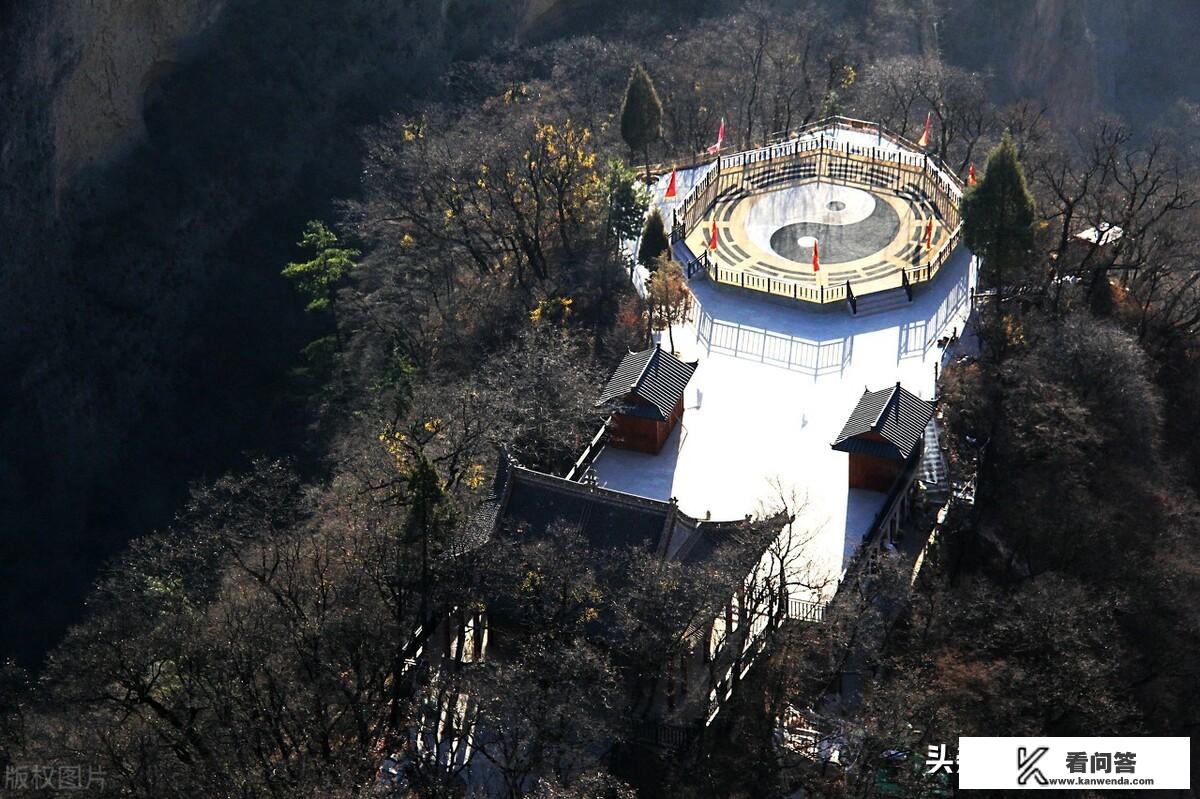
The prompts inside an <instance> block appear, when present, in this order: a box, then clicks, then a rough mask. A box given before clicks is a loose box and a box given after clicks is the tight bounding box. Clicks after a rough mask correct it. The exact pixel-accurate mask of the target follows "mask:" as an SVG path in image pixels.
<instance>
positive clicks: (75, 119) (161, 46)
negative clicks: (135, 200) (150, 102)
mask: <svg viewBox="0 0 1200 799" xmlns="http://www.w3.org/2000/svg"><path fill="white" fill-rule="evenodd" d="M225 2H226V0H179V1H178V2H170V3H163V2H158V1H157V0H91V2H78V0H74V1H72V0H68V1H67V2H59V3H56V4H54V10H53V11H52V12H51V15H50V20H52V21H53V28H54V29H53V30H52V31H46V33H45V34H43V39H44V40H45V41H46V42H47V43H49V42H56V43H57V46H47V47H42V48H39V52H38V56H39V59H38V61H39V63H38V64H37V66H36V67H35V69H36V71H37V72H38V73H40V74H43V75H49V74H54V73H55V71H56V70H59V74H60V75H61V79H60V81H59V83H58V85H57V87H56V90H55V91H54V93H53V99H52V101H51V104H50V119H49V121H50V125H51V127H52V129H53V141H54V164H55V177H56V180H55V185H56V188H61V187H62V186H63V184H64V183H66V182H68V181H70V180H71V178H72V177H73V176H74V175H75V174H77V173H78V172H79V171H80V170H82V169H88V168H94V167H96V166H97V165H98V164H100V163H103V162H105V161H106V160H108V159H109V158H111V157H112V156H113V155H114V154H116V153H119V152H121V151H123V150H124V149H126V148H128V147H129V146H131V145H132V144H134V143H136V142H138V141H141V140H142V139H143V138H144V137H145V133H146V131H145V126H144V124H143V122H142V101H143V98H144V97H145V96H146V93H147V91H148V90H149V89H150V88H151V87H152V86H153V85H154V84H155V83H157V82H158V81H160V80H162V79H163V78H164V77H166V76H167V75H168V74H170V72H171V71H172V69H173V68H174V67H175V66H176V65H177V64H178V63H179V61H181V60H183V59H184V58H185V57H186V56H187V54H188V51H189V50H190V49H192V48H193V47H194V45H195V43H196V41H197V39H199V38H200V37H201V36H202V35H203V33H204V32H205V31H206V30H208V29H209V27H210V26H211V25H212V24H213V23H214V22H215V21H216V20H217V19H218V18H219V16H220V13H221V11H222V9H223V8H224V6H225ZM64 64H67V65H69V67H68V68H67V69H61V66H62V65H64Z"/></svg>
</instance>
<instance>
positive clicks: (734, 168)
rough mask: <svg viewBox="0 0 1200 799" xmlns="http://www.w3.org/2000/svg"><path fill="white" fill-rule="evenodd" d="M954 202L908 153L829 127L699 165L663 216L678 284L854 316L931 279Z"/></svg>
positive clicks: (955, 229) (885, 138)
mask: <svg viewBox="0 0 1200 799" xmlns="http://www.w3.org/2000/svg"><path fill="white" fill-rule="evenodd" d="M962 195H963V185H962V183H961V182H960V181H959V179H958V178H957V176H955V175H954V173H953V172H952V171H951V170H950V169H949V168H948V167H947V166H946V165H945V164H944V163H943V162H942V161H941V160H940V159H938V158H937V157H935V156H932V155H930V154H928V153H927V152H925V151H924V150H923V149H922V148H921V147H919V146H918V145H917V144H916V143H914V142H911V141H908V140H907V139H904V138H902V137H900V136H896V135H895V134H892V133H890V132H889V131H887V130H885V129H883V128H881V127H880V126H879V125H876V124H875V123H871V122H863V121H859V120H851V119H846V118H842V117H834V118H830V119H826V120H823V121H821V122H818V123H815V124H813V125H810V126H808V127H806V128H803V129H801V130H800V131H799V132H797V133H796V134H794V135H791V136H789V137H787V138H786V140H783V141H779V142H775V143H771V144H768V145H767V146H765V147H760V148H758V149H755V150H747V151H744V152H738V153H731V154H728V155H721V156H719V157H717V158H715V159H714V160H713V161H711V162H708V163H706V164H702V165H701V166H700V167H699V168H698V169H696V170H695V172H694V175H693V179H692V180H691V181H690V188H689V190H688V191H686V193H683V194H682V195H681V196H680V197H679V198H677V199H676V201H675V202H674V203H671V204H669V206H668V207H669V208H670V211H671V243H672V249H673V252H674V254H675V257H676V258H677V259H678V260H680V261H681V262H682V263H683V264H684V266H685V269H686V272H687V275H688V277H689V278H694V277H696V276H698V275H700V274H704V275H707V277H708V278H709V280H711V281H712V282H714V283H717V284H723V285H730V286H737V287H739V288H743V289H746V290H749V291H755V292H764V293H766V294H771V295H775V296H780V297H787V298H791V299H794V300H799V301H802V302H806V303H816V304H828V303H836V302H843V301H846V302H848V303H849V305H850V306H851V309H852V310H854V309H856V307H857V299H858V298H859V297H862V296H864V295H867V294H872V293H877V292H882V291H889V290H894V289H904V290H905V291H906V292H908V293H909V296H910V298H911V293H912V291H913V287H914V286H917V285H918V284H921V283H927V282H929V281H930V280H932V279H933V278H934V277H935V276H936V275H937V273H938V270H939V269H940V268H941V267H942V266H943V265H944V264H945V263H946V261H947V259H948V258H949V257H950V255H951V253H953V252H954V250H955V249H956V248H957V246H958V243H959V238H960V235H961V229H962V226H961V218H960V204H961V201H962ZM814 246H815V248H816V250H817V255H818V257H817V265H818V268H817V269H814V258H813V255H814V252H813V251H814Z"/></svg>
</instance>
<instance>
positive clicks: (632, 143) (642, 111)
mask: <svg viewBox="0 0 1200 799" xmlns="http://www.w3.org/2000/svg"><path fill="white" fill-rule="evenodd" d="M662 118H663V108H662V101H661V100H659V99H658V92H657V91H656V90H655V88H654V83H653V82H652V81H651V80H650V75H649V74H648V73H647V72H646V70H645V68H644V67H643V66H642V65H641V64H634V66H633V70H632V71H631V72H630V73H629V84H628V85H627V86H626V87H625V99H624V100H623V101H622V102H621V138H622V139H624V140H625V143H626V144H628V145H629V149H630V150H631V151H634V152H636V151H637V150H641V151H642V155H643V157H644V163H645V165H646V180H647V181H649V180H650V145H651V144H653V143H654V142H656V141H658V140H659V138H661V137H662Z"/></svg>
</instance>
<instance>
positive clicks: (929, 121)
mask: <svg viewBox="0 0 1200 799" xmlns="http://www.w3.org/2000/svg"><path fill="white" fill-rule="evenodd" d="M932 133H933V112H932V111H929V112H927V113H926V114H925V130H923V131H921V138H920V139H918V140H917V146H918V147H928V146H929V136H930V134H932Z"/></svg>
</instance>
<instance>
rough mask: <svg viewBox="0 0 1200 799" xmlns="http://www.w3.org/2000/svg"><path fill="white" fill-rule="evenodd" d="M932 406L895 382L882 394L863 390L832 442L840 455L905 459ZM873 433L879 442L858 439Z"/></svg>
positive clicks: (930, 417)
mask: <svg viewBox="0 0 1200 799" xmlns="http://www.w3.org/2000/svg"><path fill="white" fill-rule="evenodd" d="M934 407H935V403H933V402H930V401H927V400H923V399H921V398H920V397H918V396H916V395H915V394H913V393H912V392H910V391H907V390H905V389H904V388H902V387H901V386H900V384H899V383H897V384H896V385H895V386H893V387H891V388H886V389H884V390H882V391H864V392H863V395H862V397H860V398H859V400H858V405H857V406H855V408H854V412H853V413H851V414H850V418H849V419H847V420H846V424H845V426H844V427H843V428H842V432H841V433H839V434H838V437H837V440H836V441H834V442H833V448H834V449H836V450H839V451H841V452H850V453H856V454H864V455H874V456H875V457H879V458H892V459H896V460H907V459H908V457H909V456H910V455H912V454H913V452H915V451H916V449H917V445H918V444H920V443H921V439H922V437H923V436H924V433H925V426H926V425H927V424H929V420H930V419H932V418H933V410H934ZM866 433H876V434H878V435H879V436H881V437H882V438H883V440H882V441H877V440H873V439H870V438H860V436H862V435H864V434H866Z"/></svg>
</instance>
